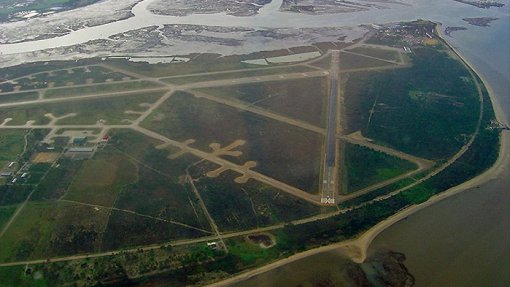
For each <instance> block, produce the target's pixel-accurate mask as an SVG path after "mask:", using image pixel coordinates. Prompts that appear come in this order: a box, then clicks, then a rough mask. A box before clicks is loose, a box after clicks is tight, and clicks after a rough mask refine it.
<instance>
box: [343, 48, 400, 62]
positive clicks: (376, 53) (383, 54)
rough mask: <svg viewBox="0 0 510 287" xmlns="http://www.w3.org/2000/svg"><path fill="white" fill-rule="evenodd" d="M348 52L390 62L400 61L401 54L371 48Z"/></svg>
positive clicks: (355, 49)
mask: <svg viewBox="0 0 510 287" xmlns="http://www.w3.org/2000/svg"><path fill="white" fill-rule="evenodd" d="M347 51H350V52H354V53H358V54H363V55H367V56H371V57H375V58H379V59H383V60H388V61H398V60H400V56H399V52H397V51H395V50H386V49H384V48H369V47H357V48H354V49H349V50H347Z"/></svg>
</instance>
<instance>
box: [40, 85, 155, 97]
mask: <svg viewBox="0 0 510 287" xmlns="http://www.w3.org/2000/svg"><path fill="white" fill-rule="evenodd" d="M158 87H162V85H161V84H157V83H154V82H149V81H134V82H127V83H116V84H115V83H114V84H100V85H91V86H85V87H79V88H59V89H49V90H47V91H46V92H45V93H44V98H46V99H51V98H62V97H75V96H86V95H91V94H104V93H116V92H127V91H133V90H140V89H150V88H158Z"/></svg>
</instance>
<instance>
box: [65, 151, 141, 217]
mask: <svg viewBox="0 0 510 287" xmlns="http://www.w3.org/2000/svg"><path fill="white" fill-rule="evenodd" d="M136 181H137V166H136V165H135V164H134V163H133V162H132V161H131V160H130V159H129V158H126V157H124V156H122V155H117V154H109V153H99V154H97V155H96V156H95V157H94V159H92V160H88V161H86V162H84V164H83V165H82V167H81V169H80V170H79V171H78V172H77V174H76V176H75V177H74V179H73V182H72V183H71V185H70V186H69V190H68V192H67V194H66V195H65V197H64V199H67V200H73V201H78V202H84V203H89V204H97V205H100V206H106V207H111V206H113V205H114V203H115V201H116V200H117V197H118V195H119V193H120V192H121V191H122V190H123V188H124V187H125V186H126V185H128V184H131V183H134V182H136Z"/></svg>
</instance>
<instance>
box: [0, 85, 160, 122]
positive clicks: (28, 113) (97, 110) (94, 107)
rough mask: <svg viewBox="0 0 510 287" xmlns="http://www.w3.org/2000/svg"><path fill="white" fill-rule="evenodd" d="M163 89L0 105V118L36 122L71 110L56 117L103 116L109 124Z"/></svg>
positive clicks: (130, 116) (94, 119) (72, 119)
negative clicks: (59, 101) (49, 102)
mask: <svg viewBox="0 0 510 287" xmlns="http://www.w3.org/2000/svg"><path fill="white" fill-rule="evenodd" d="M162 95H163V92H152V93H140V94H136V93H134V94H133V95H129V96H122V97H110V98H104V99H80V100H77V101H72V102H65V103H52V104H37V105H35V104H34V105H29V106H18V107H13V108H0V121H2V120H3V119H5V118H12V119H13V120H12V121H10V122H9V123H8V125H22V124H25V123H26V122H27V121H30V120H35V124H41V125H44V124H47V123H49V121H50V119H49V118H48V117H46V116H45V114H47V113H52V114H53V115H55V116H56V117H60V116H64V115H67V114H70V113H76V114H77V115H76V116H73V117H69V118H65V119H62V120H59V121H58V123H59V124H69V125H72V124H95V123H96V122H97V121H99V120H105V121H106V123H108V124H127V123H129V122H126V121H125V120H134V119H136V118H138V116H139V115H138V114H127V113H125V111H128V110H132V111H136V112H143V111H145V110H146V107H142V106H140V104H145V103H153V102H155V101H156V100H157V99H158V98H159V97H161V96H162Z"/></svg>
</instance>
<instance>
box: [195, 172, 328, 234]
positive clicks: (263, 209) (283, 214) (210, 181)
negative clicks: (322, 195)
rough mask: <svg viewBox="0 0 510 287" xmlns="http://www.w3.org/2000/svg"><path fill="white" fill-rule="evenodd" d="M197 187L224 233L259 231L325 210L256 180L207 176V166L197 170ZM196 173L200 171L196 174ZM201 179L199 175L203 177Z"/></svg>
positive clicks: (223, 175) (228, 175)
mask: <svg viewBox="0 0 510 287" xmlns="http://www.w3.org/2000/svg"><path fill="white" fill-rule="evenodd" d="M193 169H194V170H195V172H194V173H195V174H196V175H195V177H194V178H197V179H198V181H197V182H196V183H195V185H196V188H197V189H198V191H199V192H200V194H201V196H202V198H203V200H204V202H205V204H206V206H207V209H208V210H209V212H210V213H211V216H212V217H213V218H214V219H215V220H216V224H217V225H218V227H219V228H220V230H222V231H234V230H244V229H250V228H257V227H262V226H267V225H272V224H277V223H282V222H289V221H291V220H295V219H299V218H303V217H307V216H312V215H315V214H319V213H320V212H321V211H322V209H321V207H318V206H316V205H313V204H311V203H308V202H306V201H303V200H300V199H297V198H295V197H293V196H290V195H288V194H287V193H285V192H282V191H280V190H278V189H275V188H273V187H271V186H268V185H265V184H263V183H260V182H258V181H255V180H250V181H248V182H247V183H245V184H238V183H235V182H234V179H235V178H236V177H238V176H239V174H237V173H235V172H233V171H226V172H223V173H222V174H221V175H220V176H219V177H217V178H210V177H207V176H206V175H205V173H206V172H207V171H209V169H208V168H207V166H200V165H199V166H196V167H194V168H193ZM197 170H199V171H198V172H197ZM200 173H201V175H200V176H198V174H200Z"/></svg>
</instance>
